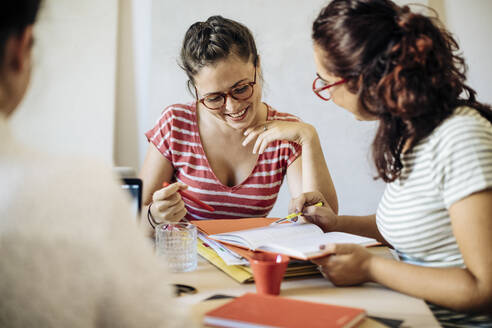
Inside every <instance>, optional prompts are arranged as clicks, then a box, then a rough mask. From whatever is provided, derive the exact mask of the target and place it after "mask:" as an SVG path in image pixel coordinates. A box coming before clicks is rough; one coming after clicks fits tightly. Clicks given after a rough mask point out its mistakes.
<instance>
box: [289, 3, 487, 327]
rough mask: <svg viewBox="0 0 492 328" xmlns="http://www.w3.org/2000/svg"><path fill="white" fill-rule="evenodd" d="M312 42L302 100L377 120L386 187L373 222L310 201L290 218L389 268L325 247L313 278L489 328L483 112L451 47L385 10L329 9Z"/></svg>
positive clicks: (401, 10) (428, 28)
mask: <svg viewBox="0 0 492 328" xmlns="http://www.w3.org/2000/svg"><path fill="white" fill-rule="evenodd" d="M312 37H313V41H314V42H313V43H314V58H315V63H316V68H317V73H318V76H317V77H316V79H315V82H314V84H313V91H314V92H315V93H316V94H317V95H318V96H319V97H320V98H322V99H324V100H330V99H332V100H333V102H334V103H335V104H337V105H339V106H340V107H342V108H344V109H346V110H348V111H349V112H351V113H352V114H353V115H354V116H355V117H356V118H357V119H359V120H377V121H378V125H379V126H378V130H377V133H376V136H375V139H374V141H373V144H372V150H373V157H374V163H375V167H376V168H377V173H378V174H377V175H378V177H379V178H381V179H383V180H384V181H385V182H386V183H387V186H386V190H385V192H384V195H383V197H382V199H381V201H380V203H379V207H378V209H377V212H376V214H373V215H368V216H351V215H336V214H335V213H333V211H331V209H330V208H329V207H326V206H325V207H319V208H318V207H314V206H309V205H310V204H314V203H316V202H318V201H320V200H322V195H320V194H319V193H308V194H304V195H302V196H301V197H300V198H298V199H295V200H293V202H292V207H293V208H294V209H303V207H305V208H304V213H305V215H306V217H307V218H308V220H310V221H313V222H315V223H317V224H318V225H320V226H321V227H322V228H323V230H324V231H342V232H348V233H354V234H359V235H364V236H368V237H373V238H376V239H378V240H380V241H382V242H384V243H386V244H388V245H391V246H392V247H394V248H395V250H396V251H397V252H398V254H399V256H400V258H401V261H400V262H397V261H391V260H388V259H384V258H381V257H378V256H374V255H371V254H370V253H369V252H368V251H367V250H366V249H365V248H363V247H360V246H358V245H350V244H346V245H329V246H325V247H326V248H327V249H328V251H331V252H332V254H333V255H331V256H327V257H325V258H322V259H318V260H316V263H317V264H318V265H319V269H320V271H321V272H322V273H323V274H324V275H325V277H327V278H328V279H329V280H331V281H332V282H333V283H334V284H335V285H353V284H359V283H364V282H368V281H374V282H377V283H380V284H382V285H385V286H387V287H389V288H392V289H395V290H397V291H399V292H402V293H406V294H409V295H412V296H415V297H418V298H422V299H424V300H426V301H427V302H428V303H429V305H430V307H431V309H432V310H433V312H434V314H435V316H436V318H437V319H438V320H439V321H440V323H441V324H443V325H445V326H449V327H456V326H467V327H469V326H478V327H492V318H491V316H490V314H491V313H492V257H491V256H490V251H491V250H492V189H491V188H492V124H491V122H492V110H491V108H490V106H489V105H486V104H483V103H480V102H479V101H478V100H476V94H475V91H474V90H473V89H471V88H470V87H469V86H468V85H467V84H466V82H465V81H466V75H465V73H466V69H465V68H466V66H465V65H464V64H465V62H464V59H463V57H461V55H460V53H459V48H458V44H457V43H456V41H455V40H454V39H453V37H452V36H451V34H450V33H449V32H448V31H446V29H444V28H443V27H442V26H441V24H440V23H439V21H438V20H437V19H434V18H431V17H428V16H426V15H423V14H419V13H416V12H412V11H411V10H410V8H409V7H408V6H403V7H400V6H398V5H396V4H394V3H393V2H391V1H388V0H335V1H332V2H330V3H329V4H328V5H327V6H326V7H325V8H323V9H322V10H321V12H320V14H319V16H318V18H317V19H316V20H315V21H314V23H313V33H312ZM294 209H292V211H294ZM296 212H297V210H296Z"/></svg>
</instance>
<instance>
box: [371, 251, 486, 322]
mask: <svg viewBox="0 0 492 328" xmlns="http://www.w3.org/2000/svg"><path fill="white" fill-rule="evenodd" d="M369 276H370V279H371V280H372V281H374V282H377V283H380V284H382V285H385V286H387V287H389V288H391V289H394V290H397V291H399V292H402V293H405V294H409V295H411V296H415V297H417V298H422V299H425V300H427V301H430V302H432V303H435V304H438V305H441V306H444V307H447V308H450V309H453V310H455V311H461V312H465V311H473V312H476V311H478V312H481V313H491V312H492V297H491V295H490V290H489V289H488V287H486V286H485V285H484V284H482V283H481V281H480V280H479V279H477V278H476V277H475V276H474V275H473V274H472V273H471V272H470V271H469V270H467V269H462V268H430V267H421V266H417V265H411V264H407V263H403V262H397V261H392V260H388V259H385V258H382V257H378V256H373V257H372V258H371V260H370V264H369Z"/></svg>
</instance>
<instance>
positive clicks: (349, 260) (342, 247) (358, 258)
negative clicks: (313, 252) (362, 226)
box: [312, 244, 374, 286]
mask: <svg viewBox="0 0 492 328" xmlns="http://www.w3.org/2000/svg"><path fill="white" fill-rule="evenodd" d="M325 249H326V250H327V251H330V252H331V254H330V255H328V256H325V257H322V258H318V259H313V260H312V262H313V263H315V264H317V265H318V269H319V270H320V272H321V274H322V275H323V276H324V277H325V278H326V279H328V280H330V281H331V282H332V283H333V284H334V285H335V286H350V285H358V284H362V283H365V282H368V281H371V280H372V279H371V274H370V263H371V259H372V258H373V256H374V255H372V254H371V253H370V252H369V251H368V250H367V249H366V248H365V247H362V246H360V245H356V244H329V245H326V246H325Z"/></svg>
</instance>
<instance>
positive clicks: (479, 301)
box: [452, 281, 492, 315]
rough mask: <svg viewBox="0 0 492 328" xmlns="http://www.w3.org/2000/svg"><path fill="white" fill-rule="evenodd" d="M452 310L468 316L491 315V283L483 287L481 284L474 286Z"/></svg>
mask: <svg viewBox="0 0 492 328" xmlns="http://www.w3.org/2000/svg"><path fill="white" fill-rule="evenodd" d="M452 308H453V310H455V311H459V312H464V313H470V314H487V315H491V314H492V281H491V282H490V283H488V284H487V286H483V285H481V284H478V283H477V285H476V288H473V289H471V290H470V292H469V293H468V295H467V297H463V298H462V299H461V301H460V302H457V304H456V306H453V307H452Z"/></svg>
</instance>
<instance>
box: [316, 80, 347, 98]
mask: <svg viewBox="0 0 492 328" xmlns="http://www.w3.org/2000/svg"><path fill="white" fill-rule="evenodd" d="M345 82H346V80H345V79H341V80H340V81H337V82H335V83H331V84H326V82H325V81H324V80H323V79H322V78H321V77H319V76H317V77H316V79H314V81H313V92H314V93H315V94H316V95H317V96H318V97H320V98H321V99H323V100H325V101H328V100H330V99H331V97H332V95H331V92H330V89H331V88H332V87H334V86H336V85H340V84H343V83H345Z"/></svg>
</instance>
